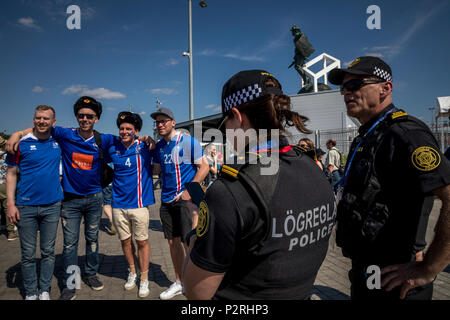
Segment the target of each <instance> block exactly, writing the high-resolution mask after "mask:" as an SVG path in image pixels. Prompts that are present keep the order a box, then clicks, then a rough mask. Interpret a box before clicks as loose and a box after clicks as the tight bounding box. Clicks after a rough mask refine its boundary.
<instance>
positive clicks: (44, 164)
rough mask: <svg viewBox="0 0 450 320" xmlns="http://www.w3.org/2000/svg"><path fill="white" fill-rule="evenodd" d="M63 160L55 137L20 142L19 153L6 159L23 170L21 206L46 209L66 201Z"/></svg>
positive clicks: (18, 198)
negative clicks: (64, 199) (63, 189)
mask: <svg viewBox="0 0 450 320" xmlns="http://www.w3.org/2000/svg"><path fill="white" fill-rule="evenodd" d="M60 160H61V149H60V147H59V144H58V142H57V141H56V140H55V139H54V138H53V137H50V138H49V139H46V140H39V139H38V138H36V137H35V136H34V134H33V133H30V134H27V135H26V136H24V137H23V138H22V139H21V140H20V142H19V149H18V152H16V154H15V155H14V156H13V155H8V156H7V157H6V163H7V164H8V165H10V166H17V167H19V172H20V180H19V182H18V184H17V196H16V204H17V205H30V206H38V205H46V204H51V203H54V202H57V201H60V200H62V199H63V193H62V189H61V183H60V181H59V164H60Z"/></svg>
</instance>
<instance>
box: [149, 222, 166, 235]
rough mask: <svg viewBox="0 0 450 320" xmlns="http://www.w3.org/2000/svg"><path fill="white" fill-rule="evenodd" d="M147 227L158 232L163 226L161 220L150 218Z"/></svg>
mask: <svg viewBox="0 0 450 320" xmlns="http://www.w3.org/2000/svg"><path fill="white" fill-rule="evenodd" d="M149 229H150V230H153V231H160V232H162V231H163V227H162V225H161V221H160V220H159V219H158V220H151V219H150V224H149Z"/></svg>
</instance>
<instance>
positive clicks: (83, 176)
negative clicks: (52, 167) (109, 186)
mask: <svg viewBox="0 0 450 320" xmlns="http://www.w3.org/2000/svg"><path fill="white" fill-rule="evenodd" d="M52 136H53V137H54V138H55V139H56V141H58V142H59V144H60V146H61V151H62V163H63V180H62V186H63V189H64V192H70V193H74V194H78V195H89V194H94V193H97V192H101V191H102V185H101V174H102V172H101V171H102V170H101V168H102V164H101V162H100V154H99V150H98V146H97V144H96V143H95V139H94V136H92V137H90V138H89V139H86V140H85V139H84V138H83V137H82V136H80V134H79V133H78V129H75V128H63V127H58V126H56V127H54V128H53V130H52ZM101 139H102V148H103V150H107V149H108V148H109V147H110V146H111V144H112V143H113V141H114V136H113V135H111V134H101Z"/></svg>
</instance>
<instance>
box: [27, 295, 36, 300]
mask: <svg viewBox="0 0 450 320" xmlns="http://www.w3.org/2000/svg"><path fill="white" fill-rule="evenodd" d="M25 300H37V295H35V294H34V295H32V296H26V297H25Z"/></svg>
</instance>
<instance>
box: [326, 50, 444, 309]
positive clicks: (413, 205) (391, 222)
mask: <svg viewBox="0 0 450 320" xmlns="http://www.w3.org/2000/svg"><path fill="white" fill-rule="evenodd" d="M328 79H329V81H330V82H331V83H333V84H336V85H340V86H341V93H342V95H343V97H344V101H345V104H346V107H347V114H348V115H349V116H352V117H355V118H357V119H358V120H359V121H360V122H361V127H360V128H359V135H358V136H357V137H356V138H355V139H354V141H353V143H352V146H351V148H350V152H349V155H348V161H347V165H346V169H345V173H344V176H343V178H342V180H341V184H340V185H341V190H340V194H341V200H340V202H339V206H338V214H337V221H338V224H337V239H336V241H337V244H338V246H340V247H342V251H343V254H344V255H345V256H347V257H350V258H351V259H352V269H351V271H350V272H349V278H350V281H351V296H352V299H389V300H392V299H394V300H395V299H399V298H401V299H403V298H404V299H411V300H418V299H420V300H423V299H431V298H432V293H433V280H434V279H435V277H436V275H437V274H438V273H439V272H441V271H442V270H443V269H444V268H445V267H446V266H447V265H448V264H449V262H450V241H449V239H450V212H449V210H450V209H449V205H450V186H449V184H450V163H449V162H448V160H447V159H445V157H443V155H442V153H441V152H440V151H439V146H438V143H437V141H436V139H435V138H434V136H433V134H432V133H431V132H430V130H429V128H428V127H427V126H426V125H425V124H424V123H423V122H422V121H420V120H418V119H417V118H415V117H413V116H411V115H408V114H407V113H406V112H405V111H404V110H401V109H399V108H398V107H396V106H395V105H394V104H393V103H392V88H393V80H392V71H391V68H390V67H389V65H387V64H386V63H385V62H384V61H383V60H381V59H379V58H376V57H370V56H365V57H359V58H357V59H355V61H353V62H352V63H351V64H350V66H349V67H348V69H334V70H332V71H331V72H330V73H329V75H328ZM435 195H436V196H437V197H438V198H439V199H441V200H442V209H441V213H440V216H439V220H438V221H437V224H436V229H435V236H434V239H433V241H432V243H431V244H430V246H429V248H428V250H427V251H426V253H425V255H424V256H423V250H424V249H425V246H426V242H425V233H426V230H427V223H428V218H429V214H430V211H431V209H432V206H433V202H434V196H435ZM377 268H381V281H379V280H380V279H374V277H376V276H377V275H376V272H375V271H374V270H377ZM377 283H379V284H380V286H378V284H377Z"/></svg>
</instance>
